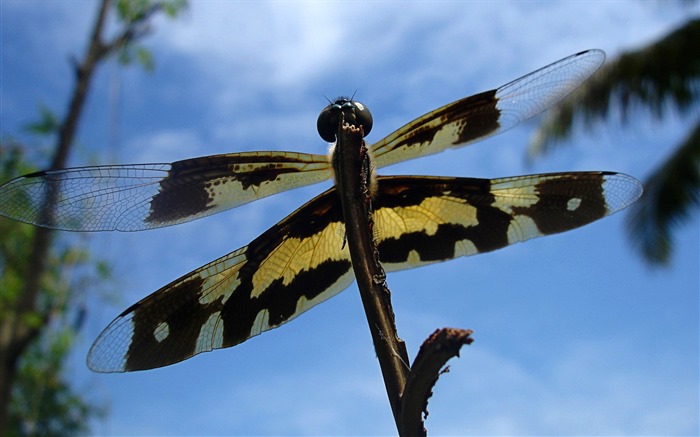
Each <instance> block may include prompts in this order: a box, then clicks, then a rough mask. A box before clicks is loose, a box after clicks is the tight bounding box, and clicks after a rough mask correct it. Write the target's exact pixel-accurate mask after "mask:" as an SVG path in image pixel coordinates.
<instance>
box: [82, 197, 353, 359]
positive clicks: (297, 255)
mask: <svg viewBox="0 0 700 437" xmlns="http://www.w3.org/2000/svg"><path fill="white" fill-rule="evenodd" d="M344 236H345V232H344V226H343V224H342V212H341V208H340V205H339V203H338V199H337V195H336V192H335V189H334V188H331V189H330V190H328V191H326V192H324V193H323V194H321V195H319V196H317V197H315V198H314V199H313V200H311V201H310V202H308V203H307V204H305V205H304V206H302V207H301V208H299V209H298V210H296V211H295V212H294V213H292V214H290V215H289V216H288V217H287V218H285V219H284V220H282V221H281V222H279V223H278V224H276V225H275V226H273V227H271V228H270V229H268V230H267V231H266V232H265V233H263V234H262V235H260V236H259V237H258V238H256V239H255V240H254V241H252V242H251V243H250V244H249V245H248V246H246V247H243V248H241V249H238V250H236V251H235V252H232V253H230V254H228V255H226V256H224V257H222V258H219V259H217V260H216V261H213V262H211V263H209V264H207V265H205V266H203V267H200V268H199V269H197V270H195V271H193V272H191V273H188V274H187V275H185V276H183V277H181V278H180V279H177V280H176V281H174V282H172V283H170V284H168V285H166V286H165V287H163V288H161V289H160V290H158V291H156V292H155V293H153V294H151V295H150V296H148V297H146V298H144V299H143V300H141V301H140V302H138V303H136V304H135V305H133V306H131V307H130V308H129V309H127V310H126V311H124V312H123V313H122V314H121V315H119V316H118V317H117V318H116V319H115V320H114V321H113V322H112V323H111V324H110V325H109V326H108V327H107V328H106V329H105V330H104V331H103V332H102V334H100V336H99V337H98V338H97V340H96V341H95V343H94V344H93V346H92V348H91V350H90V353H89V355H88V366H89V367H90V368H91V369H93V370H95V371H98V372H124V371H133V370H144V369H152V368H156V367H161V366H167V365H169V364H173V363H177V362H179V361H182V360H185V359H188V358H190V357H192V356H194V355H197V354H199V353H201V352H206V351H210V350H212V349H219V348H226V347H231V346H234V345H236V344H239V343H242V342H243V341H245V340H247V339H248V338H250V337H253V336H255V335H258V334H260V333H261V332H264V331H267V330H269V329H272V328H275V327H278V326H280V325H281V324H283V323H286V322H288V321H290V320H291V319H293V318H295V317H297V316H298V315H300V314H301V313H303V312H305V311H306V310H308V309H310V308H311V307H313V306H315V305H317V304H319V303H321V302H323V301H325V300H326V299H328V298H330V297H332V296H334V295H336V294H338V293H339V292H340V291H342V290H344V289H345V288H347V287H348V286H349V285H350V284H351V283H352V281H353V278H354V276H353V273H352V264H351V262H350V254H349V252H348V248H347V245H345V244H344V243H345V242H344Z"/></svg>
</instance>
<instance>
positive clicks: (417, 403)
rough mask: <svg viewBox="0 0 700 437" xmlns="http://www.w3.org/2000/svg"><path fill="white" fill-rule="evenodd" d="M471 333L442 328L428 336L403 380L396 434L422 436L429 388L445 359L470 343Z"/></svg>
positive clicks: (435, 379)
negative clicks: (403, 385)
mask: <svg viewBox="0 0 700 437" xmlns="http://www.w3.org/2000/svg"><path fill="white" fill-rule="evenodd" d="M471 334H472V331H471V330H468V329H454V328H443V329H438V330H436V331H435V332H434V333H433V334H432V335H431V336H430V337H428V339H427V340H425V342H423V345H422V346H421V348H420V351H418V355H417V356H416V360H415V361H414V362H413V365H412V366H411V373H410V374H409V375H408V380H407V381H406V388H405V390H404V394H403V396H402V399H401V421H400V422H399V434H400V435H407V436H408V435H410V436H425V435H426V434H427V431H426V429H425V427H424V426H423V417H428V399H430V397H431V396H432V394H433V391H432V390H433V386H435V383H436V382H437V380H438V378H439V377H440V375H441V374H443V373H445V371H446V370H444V369H443V367H444V366H445V364H446V363H447V360H449V359H450V358H452V357H458V356H459V350H460V349H461V348H462V346H464V345H465V344H471V343H472V341H473V340H472V338H471V337H470V336H471Z"/></svg>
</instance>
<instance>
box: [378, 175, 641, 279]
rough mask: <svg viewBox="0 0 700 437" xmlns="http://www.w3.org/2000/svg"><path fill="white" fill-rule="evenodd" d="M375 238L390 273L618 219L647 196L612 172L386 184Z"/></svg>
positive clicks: (390, 180)
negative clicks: (613, 216) (614, 216)
mask: <svg viewBox="0 0 700 437" xmlns="http://www.w3.org/2000/svg"><path fill="white" fill-rule="evenodd" d="M378 187H379V189H378V197H377V201H376V203H377V205H378V208H377V210H376V212H375V231H376V234H377V235H378V237H377V238H378V245H377V248H378V250H379V256H380V259H381V261H382V264H383V265H384V266H385V268H386V269H387V271H392V270H402V269H408V268H413V267H418V266H421V265H425V264H430V263H434V262H440V261H446V260H449V259H453V258H457V257H460V256H467V255H474V254H477V253H483V252H490V251H492V250H496V249H500V248H502V247H505V246H508V245H510V244H514V243H517V242H520V241H526V240H529V239H531V238H536V237H541V236H545V235H551V234H556V233H559V232H564V231H568V230H571V229H575V228H578V227H580V226H583V225H586V224H588V223H591V222H593V221H596V220H598V219H601V218H603V217H605V216H607V215H609V214H612V213H614V212H617V211H619V210H621V209H623V208H625V207H627V206H628V205H629V204H631V203H632V202H634V201H635V200H636V199H637V198H639V196H640V195H641V193H642V186H641V184H640V183H639V182H638V181H637V180H636V179H634V178H632V177H630V176H627V175H623V174H619V173H610V172H580V173H552V174H542V175H531V176H519V177H510V178H502V179H493V180H489V179H473V178H441V177H415V176H414V177H411V176H397V177H380V178H379V185H378Z"/></svg>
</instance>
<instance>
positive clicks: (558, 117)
mask: <svg viewBox="0 0 700 437" xmlns="http://www.w3.org/2000/svg"><path fill="white" fill-rule="evenodd" d="M698 41H700V19H692V20H689V21H688V22H686V23H685V24H684V25H683V26H681V27H680V28H677V29H675V30H674V31H673V32H671V33H669V34H668V35H666V36H665V37H663V38H662V39H661V40H659V41H657V42H655V43H653V44H651V45H648V46H646V47H644V48H642V49H639V50H635V51H629V52H626V53H623V54H622V55H620V57H618V58H617V59H615V60H613V61H611V62H609V63H608V64H606V65H605V66H603V67H602V68H601V69H600V70H599V71H598V73H596V74H595V75H594V76H593V78H591V79H590V80H589V81H588V82H586V84H584V86H582V87H580V88H579V89H578V90H577V91H576V92H574V93H573V94H572V95H571V96H569V98H567V99H566V100H565V101H564V102H562V103H561V104H560V105H559V106H558V107H557V108H555V109H554V110H552V111H550V114H549V116H548V117H547V118H545V120H544V121H543V122H542V123H541V125H540V128H539V129H538V131H537V132H536V133H535V135H534V137H533V141H532V142H531V144H530V150H529V152H528V155H529V159H533V158H535V157H537V156H539V155H542V154H544V153H546V152H548V151H550V150H551V149H552V148H553V147H554V146H555V145H556V144H558V143H561V142H562V140H564V139H566V137H568V136H569V135H570V134H571V130H572V128H573V126H574V123H575V122H577V121H579V120H580V121H582V122H583V125H584V126H586V127H591V126H592V125H593V124H594V123H596V122H600V121H603V120H605V119H606V118H608V117H609V115H611V112H613V111H618V113H619V116H620V119H621V120H622V122H623V123H626V122H628V115H629V113H630V111H631V110H633V109H637V108H639V107H646V108H648V109H649V110H650V111H651V113H652V115H654V116H655V117H657V118H659V119H661V118H663V117H664V115H665V114H666V113H667V112H668V111H669V110H670V109H672V108H674V109H675V110H677V111H678V112H679V113H681V114H684V113H687V112H689V111H690V110H691V108H693V104H694V102H697V101H698V98H699V97H700V50H698Z"/></svg>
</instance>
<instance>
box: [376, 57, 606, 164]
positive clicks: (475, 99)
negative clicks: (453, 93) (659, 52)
mask: <svg viewBox="0 0 700 437" xmlns="http://www.w3.org/2000/svg"><path fill="white" fill-rule="evenodd" d="M604 61H605V53H604V52H603V51H601V50H588V51H585V52H581V53H577V54H575V55H572V56H569V57H567V58H564V59H561V60H559V61H557V62H554V63H553V64H550V65H547V66H546V67H543V68H540V69H539V70H537V71H534V72H532V73H530V74H528V75H526V76H523V77H521V78H519V79H516V80H514V81H512V82H510V83H508V84H506V85H503V86H502V87H500V88H498V89H495V90H491V91H486V92H483V93H480V94H476V95H473V96H471V97H466V98H464V99H461V100H457V101H456V102H452V103H450V104H447V105H445V106H442V107H440V108H438V109H436V110H434V111H431V112H429V113H427V114H425V115H423V116H421V117H419V118H417V119H415V120H413V121H411V122H410V123H408V124H406V125H405V126H403V127H401V128H399V129H398V130H396V131H395V132H393V133H392V134H390V135H388V136H387V137H386V138H384V139H382V140H380V141H378V142H376V143H375V144H373V145H372V146H371V148H370V149H371V150H372V155H373V156H374V164H375V166H376V167H378V168H379V167H384V166H387V165H390V164H395V163H397V162H402V161H406V160H409V159H413V158H417V157H419V156H426V155H431V154H433V153H438V152H441V151H443V150H446V149H448V148H453V147H461V146H464V145H467V144H469V143H472V142H475V141H479V140H482V139H484V138H487V137H490V136H491V135H496V134H498V133H501V132H503V131H506V130H508V129H510V128H512V127H513V126H515V125H517V124H518V123H520V122H522V121H524V120H527V119H528V118H530V117H533V116H535V115H537V114H539V113H541V112H542V111H544V110H546V109H547V108H549V107H551V106H552V105H554V104H555V103H557V102H558V101H559V100H561V99H563V98H564V97H566V96H567V95H569V94H570V93H571V92H572V91H573V90H574V89H576V88H577V87H578V86H579V85H581V83H583V82H584V81H585V80H586V79H588V77H590V76H591V74H593V73H594V72H595V71H596V70H597V69H598V68H599V67H600V66H601V65H602V64H603V62H604Z"/></svg>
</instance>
